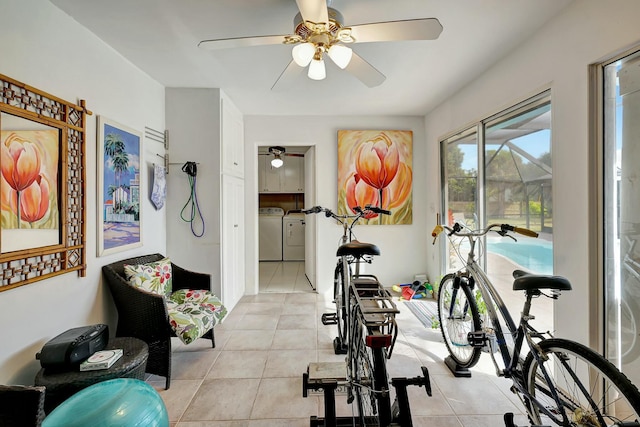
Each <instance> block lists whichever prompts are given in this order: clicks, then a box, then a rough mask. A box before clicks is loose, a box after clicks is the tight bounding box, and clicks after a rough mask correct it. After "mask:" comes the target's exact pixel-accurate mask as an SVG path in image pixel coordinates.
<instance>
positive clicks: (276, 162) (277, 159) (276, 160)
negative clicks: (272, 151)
mask: <svg viewBox="0 0 640 427" xmlns="http://www.w3.org/2000/svg"><path fill="white" fill-rule="evenodd" d="M283 164H284V162H283V161H282V159H281V158H280V155H277V156H276V157H274V158H273V159H271V166H273V167H274V168H279V167H280V166H282V165H283Z"/></svg>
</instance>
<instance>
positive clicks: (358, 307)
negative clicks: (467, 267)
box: [303, 206, 431, 427]
mask: <svg viewBox="0 0 640 427" xmlns="http://www.w3.org/2000/svg"><path fill="white" fill-rule="evenodd" d="M354 211H355V212H356V215H336V214H334V213H333V212H332V211H331V210H329V209H326V208H322V207H320V206H315V207H313V208H311V209H309V210H307V211H303V212H305V213H319V212H324V213H325V215H326V216H327V217H330V218H334V219H336V220H337V221H338V222H340V223H341V224H342V226H343V236H342V238H341V242H342V243H341V245H340V246H339V248H338V251H337V256H338V257H340V259H339V261H338V264H337V266H336V269H335V278H336V279H335V280H334V301H335V303H336V313H329V314H323V316H322V319H323V323H324V324H333V323H332V322H327V320H330V321H332V320H335V323H337V324H338V325H339V326H338V334H339V336H338V337H337V338H336V339H334V350H338V349H339V347H338V346H337V344H340V347H342V346H344V347H346V348H345V350H346V354H347V357H346V375H345V379H344V384H345V385H346V387H347V389H348V399H347V401H348V403H352V402H353V401H354V400H355V402H356V404H357V408H358V414H357V415H356V416H355V417H340V418H338V417H336V415H335V390H336V389H337V387H338V385H339V384H338V381H337V380H336V379H334V378H330V379H318V380H312V379H310V376H309V371H308V372H307V373H306V374H304V376H303V396H305V397H306V396H307V390H309V389H316V390H317V389H322V390H324V397H325V416H324V418H317V417H312V418H311V425H312V426H317V425H318V426H319V425H324V426H336V425H353V424H354V423H355V422H357V425H359V426H368V425H375V426H391V425H397V426H402V427H411V426H412V420H411V410H410V406H409V399H408V394H407V386H409V385H416V386H424V387H425V389H426V391H427V394H428V395H431V385H430V381H429V374H428V371H427V369H426V368H425V367H422V374H423V375H422V376H418V377H414V378H393V379H392V380H391V385H393V386H394V387H395V389H396V399H395V400H394V403H393V405H392V404H391V399H390V389H389V378H388V373H387V368H386V360H387V359H388V358H389V357H391V353H392V352H393V346H394V344H395V340H396V337H397V334H398V329H397V325H396V322H395V315H396V314H398V313H399V310H398V308H397V307H396V304H395V303H394V302H393V297H392V296H391V294H390V293H389V291H388V290H386V289H385V288H384V287H383V285H382V284H381V283H380V281H379V280H378V279H377V278H376V277H375V276H374V275H366V274H360V270H359V264H360V262H361V261H366V262H370V258H371V257H373V256H374V255H380V250H379V249H378V248H377V247H376V246H375V245H372V244H369V243H362V242H359V241H357V240H355V239H354V235H353V227H354V225H355V224H356V223H357V220H358V219H359V218H361V217H362V216H364V215H366V214H367V213H369V212H372V213H387V212H388V211H384V210H382V209H380V208H376V207H372V206H365V207H364V208H359V207H356V208H354ZM354 263H355V272H354V273H353V274H351V265H352V264H354ZM336 343H337V344H336ZM336 353H338V351H336Z"/></svg>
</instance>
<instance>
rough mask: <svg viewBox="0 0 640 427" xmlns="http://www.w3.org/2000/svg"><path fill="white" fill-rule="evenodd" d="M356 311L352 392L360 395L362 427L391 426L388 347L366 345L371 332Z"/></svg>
mask: <svg viewBox="0 0 640 427" xmlns="http://www.w3.org/2000/svg"><path fill="white" fill-rule="evenodd" d="M356 310H357V308H354V310H353V312H352V316H353V317H352V319H353V320H354V322H353V323H352V326H353V328H352V332H353V333H352V341H351V366H352V373H353V381H352V390H353V393H354V394H355V395H356V396H355V397H356V403H357V405H358V416H359V420H360V424H359V425H360V426H388V425H389V424H390V423H391V400H390V397H389V379H388V376H387V365H386V363H387V356H386V349H385V348H384V347H378V348H372V347H368V346H367V345H366V343H365V337H366V335H367V333H369V331H368V330H367V328H366V327H365V326H364V325H363V324H362V323H361V322H360V321H359V320H358V319H357V313H356Z"/></svg>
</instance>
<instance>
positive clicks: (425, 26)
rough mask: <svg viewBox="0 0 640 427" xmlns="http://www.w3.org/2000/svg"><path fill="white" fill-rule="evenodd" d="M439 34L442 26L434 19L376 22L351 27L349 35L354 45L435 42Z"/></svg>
mask: <svg viewBox="0 0 640 427" xmlns="http://www.w3.org/2000/svg"><path fill="white" fill-rule="evenodd" d="M441 32H442V25H441V24H440V21H438V20H437V19H436V18H424V19H409V20H405V21H388V22H376V23H371V24H362V25H353V26H351V35H352V36H353V38H355V40H356V43H370V42H386V41H397V40H435V39H437V38H438V37H439V36H440V33H441Z"/></svg>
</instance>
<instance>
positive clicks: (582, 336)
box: [425, 0, 640, 344]
mask: <svg viewBox="0 0 640 427" xmlns="http://www.w3.org/2000/svg"><path fill="white" fill-rule="evenodd" d="M638 16H640V2H638V1H636V0H615V1H606V2H603V1H599V0H579V1H575V2H573V3H572V4H571V5H570V6H569V7H568V8H567V9H565V10H564V11H563V13H562V14H560V15H559V16H557V17H556V18H555V19H554V20H552V21H551V22H549V23H548V24H547V25H546V26H545V27H543V28H542V29H541V30H540V31H539V32H538V33H537V34H536V35H535V36H534V37H532V38H531V39H530V40H529V41H528V42H527V43H525V44H524V45H522V46H520V47H518V48H517V49H516V50H515V51H514V52H513V53H512V54H511V55H509V56H508V57H506V58H505V59H504V60H502V61H500V62H498V63H496V64H495V66H494V67H493V68H491V69H490V70H489V71H487V72H486V73H485V74H484V75H483V76H482V77H480V78H478V79H477V80H475V81H474V82H473V83H472V84H470V85H468V86H467V87H465V88H464V89H463V90H461V91H460V92H459V93H458V94H457V95H455V96H452V97H451V98H450V99H449V100H447V102H445V103H443V104H442V105H440V106H439V107H438V108H436V109H435V110H434V111H432V112H431V113H430V114H429V115H428V116H427V117H426V141H427V145H428V152H427V156H426V162H427V163H426V167H425V169H426V170H427V171H428V175H427V186H428V187H427V188H428V189H427V191H426V193H427V195H428V199H427V205H428V211H427V212H426V213H427V216H428V217H429V218H435V212H436V210H437V209H438V206H439V197H440V193H439V185H440V184H439V164H438V160H437V159H438V140H439V139H440V138H441V137H442V136H443V135H444V134H446V133H448V132H451V131H454V130H456V129H459V128H461V127H462V126H463V125H466V124H468V123H470V122H471V121H477V120H479V119H482V118H484V117H486V116H488V115H491V114H492V113H495V112H498V111H500V110H501V109H503V108H505V107H507V106H510V105H512V104H514V103H516V102H518V101H521V100H523V99H525V98H527V97H528V96H530V95H533V94H535V93H538V92H540V91H541V90H543V89H545V88H549V87H550V88H551V96H552V101H551V102H552V143H553V173H554V187H553V204H554V206H553V209H554V216H553V225H554V230H553V233H554V269H555V273H556V274H560V275H564V276H566V277H567V278H569V280H570V281H571V283H572V284H573V288H574V290H573V291H572V292H571V293H570V294H565V295H564V296H563V297H561V298H560V300H559V301H558V302H557V304H556V307H555V321H556V325H557V329H558V335H559V336H568V337H572V338H574V339H576V340H578V341H581V342H583V343H585V344H588V343H589V331H588V325H589V322H588V316H589V315H595V313H589V299H588V289H589V287H590V286H594V285H595V282H596V278H595V277H590V275H589V274H588V242H589V234H590V233H596V232H597V230H589V229H588V226H587V225H588V224H587V216H588V198H589V197H590V196H591V197H594V196H595V195H594V194H590V192H589V191H588V187H587V185H588V179H589V176H590V174H593V173H595V171H590V170H589V168H588V148H589V147H588V133H587V131H588V126H589V115H588V111H587V106H588V98H587V94H588V91H589V88H588V75H587V69H588V65H589V64H591V63H594V62H597V61H598V60H601V59H602V58H605V57H609V56H610V55H612V54H613V53H615V52H616V51H618V50H620V49H622V48H625V47H627V46H628V45H630V44H631V43H634V42H638V41H639V40H640V29H639V28H640V27H639V26H638ZM430 248H431V246H430ZM428 259H429V271H430V272H437V271H438V266H439V259H438V256H437V254H436V253H435V249H429V257H428Z"/></svg>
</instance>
